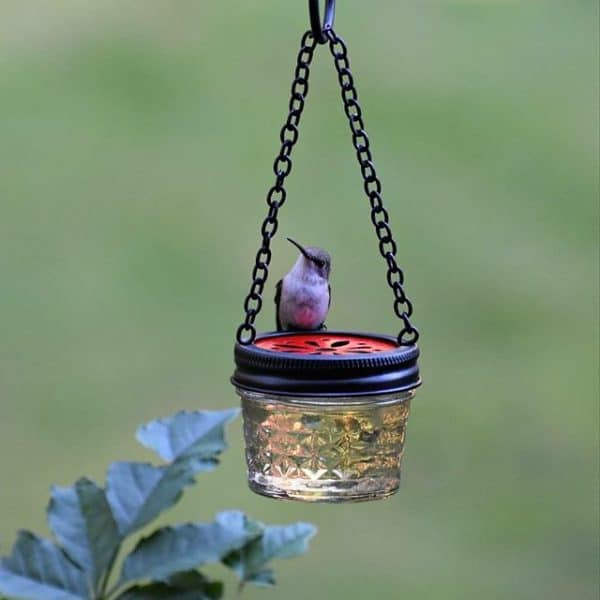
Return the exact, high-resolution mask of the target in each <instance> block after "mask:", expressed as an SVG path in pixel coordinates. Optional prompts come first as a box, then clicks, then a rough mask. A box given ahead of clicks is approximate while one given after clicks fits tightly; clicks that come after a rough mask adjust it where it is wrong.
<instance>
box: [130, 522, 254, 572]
mask: <svg viewBox="0 0 600 600" xmlns="http://www.w3.org/2000/svg"><path fill="white" fill-rule="evenodd" d="M261 532H262V526H261V525H260V524H258V523H256V522H255V521H251V520H250V519H248V518H247V517H246V515H244V514H243V513H241V512H239V511H226V512H222V513H219V514H218V515H217V517H216V519H215V521H214V522H213V523H199V524H192V523H189V524H185V525H178V526H176V527H164V528H162V529H159V530H158V531H156V532H154V533H153V534H152V535H151V536H149V537H146V538H143V539H142V540H140V542H139V543H138V544H137V546H136V547H135V548H134V550H133V552H132V553H131V554H130V555H129V556H128V557H127V558H126V559H125V562H124V563H123V570H122V573H121V582H127V581H134V580H137V579H164V578H165V577H169V576H170V575H172V574H173V573H176V572H179V571H185V570H187V569H192V568H196V567H200V566H202V565H203V564H206V563H209V562H219V561H221V560H222V559H223V558H224V557H225V556H227V555H228V554H230V553H231V552H232V551H233V550H237V549H238V548H242V547H243V546H244V545H245V544H247V543H248V542H249V541H250V540H253V539H256V538H257V536H259V535H260V534H261Z"/></svg>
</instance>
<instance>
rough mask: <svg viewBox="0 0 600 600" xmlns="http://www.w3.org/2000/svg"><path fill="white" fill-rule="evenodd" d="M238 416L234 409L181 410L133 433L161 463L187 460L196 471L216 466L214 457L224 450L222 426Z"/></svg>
mask: <svg viewBox="0 0 600 600" xmlns="http://www.w3.org/2000/svg"><path fill="white" fill-rule="evenodd" d="M238 414H239V409H237V408H236V409H230V410H220V411H208V410H207V411H194V412H189V411H182V412H179V413H177V414H175V415H173V416H171V417H167V418H165V419H157V420H156V421H150V422H149V423H147V424H146V425H143V426H142V427H140V428H139V429H138V431H137V439H138V440H139V442H140V443H142V444H143V445H144V446H146V447H147V448H150V449H151V450H154V451H155V452H156V453H157V454H158V455H159V456H160V457H161V458H162V459H163V460H166V461H168V462H173V461H176V460H182V459H189V460H190V461H192V464H195V465H196V467H197V469H196V470H207V469H209V468H211V467H214V466H215V465H216V464H217V456H218V455H219V454H220V453H221V452H223V450H225V448H227V443H226V442H225V425H226V424H227V423H229V422H230V421H232V420H233V419H235V417H237V415H238Z"/></svg>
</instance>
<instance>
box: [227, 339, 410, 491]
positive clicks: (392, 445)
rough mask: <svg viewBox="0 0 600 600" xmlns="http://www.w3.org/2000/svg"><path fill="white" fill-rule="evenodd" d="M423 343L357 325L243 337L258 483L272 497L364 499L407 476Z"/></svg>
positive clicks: (250, 452)
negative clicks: (404, 342)
mask: <svg viewBox="0 0 600 600" xmlns="http://www.w3.org/2000/svg"><path fill="white" fill-rule="evenodd" d="M418 356H419V351H418V348H417V347H416V346H398V345H397V343H396V340H395V339H394V338H390V337H388V336H382V335H375V334H355V333H349V332H312V333H299V332H298V333H287V332H286V333H275V334H264V335H262V336H259V337H258V338H257V339H256V341H255V342H254V343H253V344H248V345H241V344H238V345H236V348H235V362H236V371H235V373H234V375H233V377H232V383H233V384H234V386H235V388H236V391H237V393H238V394H239V395H240V397H241V399H242V413H243V419H244V438H245V442H246V462H247V466H248V484H249V486H250V488H251V489H252V490H253V491H255V492H257V493H258V494H262V495H264V496H269V497H272V498H282V499H290V500H303V501H309V502H357V501H361V500H375V499H378V498H386V497H387V496H390V495H391V494H393V493H394V492H395V491H396V490H397V489H398V486H399V484H400V471H401V463H402V455H403V451H404V441H405V436H406V425H407V420H408V415H409V410H410V403H411V400H412V398H413V397H414V394H415V388H416V387H418V386H419V385H420V383H421V380H420V376H419V369H418V365H417V358H418Z"/></svg>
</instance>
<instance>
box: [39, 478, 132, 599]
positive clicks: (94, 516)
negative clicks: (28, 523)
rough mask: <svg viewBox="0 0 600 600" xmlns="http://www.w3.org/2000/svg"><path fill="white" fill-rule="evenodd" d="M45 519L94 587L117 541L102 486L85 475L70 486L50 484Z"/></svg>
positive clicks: (115, 525)
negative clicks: (49, 497) (63, 486)
mask: <svg viewBox="0 0 600 600" xmlns="http://www.w3.org/2000/svg"><path fill="white" fill-rule="evenodd" d="M48 522H49V524H50V528H51V529H52V531H53V532H54V535H55V536H56V539H57V540H58V541H59V542H60V544H61V546H62V547H63V548H64V550H65V552H66V553H67V554H68V555H69V558H70V559H71V560H72V561H73V562H74V563H76V564H77V565H79V566H80V567H81V568H82V569H83V570H84V571H85V572H86V573H87V574H88V577H89V578H90V580H91V581H92V585H93V588H94V589H97V585H98V582H99V580H100V577H101V576H102V574H103V572H104V571H105V570H106V569H107V568H108V566H109V565H110V563H111V562H112V560H113V558H114V556H115V554H116V552H117V550H118V548H119V544H120V542H121V537H120V536H119V532H118V530H117V524H116V523H115V520H114V518H113V515H112V512H111V510H110V506H109V505H108V502H107V501H106V496H105V495H104V490H103V489H102V488H101V487H98V486H97V485H96V484H95V483H94V482H93V481H90V480H89V479H86V478H81V479H79V480H78V481H77V482H76V483H75V485H74V486H73V487H70V488H61V487H52V498H51V500H50V504H49V506H48Z"/></svg>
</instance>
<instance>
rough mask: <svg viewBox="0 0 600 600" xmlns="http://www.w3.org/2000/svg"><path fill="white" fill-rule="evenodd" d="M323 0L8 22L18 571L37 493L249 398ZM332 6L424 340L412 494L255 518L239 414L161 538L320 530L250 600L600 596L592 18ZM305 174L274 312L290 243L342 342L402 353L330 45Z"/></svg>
mask: <svg viewBox="0 0 600 600" xmlns="http://www.w3.org/2000/svg"><path fill="white" fill-rule="evenodd" d="M305 4H306V3H305V2H300V0H297V1H295V2H291V1H288V2H285V3H282V2H278V1H276V0H260V1H253V2H239V3H233V4H232V3H216V2H210V3H209V2H206V1H197V2H191V1H189V0H181V1H179V2H166V1H159V0H145V1H141V0H128V1H126V2H123V1H122V0H121V1H117V0H105V1H104V2H101V3H100V2H97V3H84V2H80V1H77V0H55V1H54V2H51V3H50V2H42V1H41V0H28V1H27V2H23V1H21V0H2V2H1V3H0V139H1V143H0V204H1V209H0V395H1V396H0V439H1V440H2V450H3V451H2V452H1V453H0V478H1V481H2V484H1V486H2V487H1V488H0V550H1V551H2V552H3V553H6V552H8V550H9V547H10V545H11V544H12V541H13V539H14V537H15V534H16V530H17V529H18V528H19V527H25V528H28V529H33V530H35V531H37V532H41V533H47V527H46V524H45V520H44V513H43V509H44V506H45V503H46V501H47V496H48V488H49V485H50V484H51V483H58V484H62V485H67V484H70V483H71V482H72V481H74V480H75V479H76V478H77V477H78V476H79V475H80V474H83V473H85V474H88V475H90V476H93V477H94V478H96V479H98V480H100V481H102V480H103V477H104V472H105V468H106V466H107V465H108V463H109V462H112V461H114V460H116V459H123V458H128V459H148V458H149V456H150V455H149V454H148V453H147V452H145V451H144V450H143V449H141V448H140V447H139V446H138V445H137V444H136V442H135V441H134V437H133V433H134V431H135V428H136V427H137V426H138V425H139V424H140V423H142V422H144V421H146V420H149V419H151V418H155V417H158V416H164V415H167V414H170V413H171V412H174V411H176V410H179V409H181V408H190V409H193V408H225V407H229V406H232V405H235V404H237V399H236V396H235V394H234V392H233V389H232V388H231V386H230V384H229V382H228V377H229V375H230V373H231V371H232V357H231V351H232V345H233V335H234V331H235V328H236V327H237V325H238V323H239V321H240V319H241V302H242V299H243V297H244V295H245V294H246V292H247V287H248V282H249V274H250V268H251V262H252V260H253V256H254V253H255V251H256V249H257V246H258V241H259V234H258V230H259V224H260V222H261V220H262V219H263V217H264V214H265V211H266V205H265V204H264V194H265V192H266V190H267V188H268V186H270V185H271V180H272V176H271V174H270V173H271V171H270V165H271V162H272V159H273V157H274V155H275V151H276V148H277V134H278V131H279V127H280V126H281V123H282V122H283V119H284V115H285V107H286V103H287V95H288V86H289V82H290V79H291V72H292V66H293V61H294V60H295V55H296V51H297V45H298V40H299V37H300V34H301V32H302V30H303V28H305V27H306V25H307V18H308V17H307V10H306V6H305ZM338 4H339V6H338V18H337V21H336V28H337V30H338V32H339V33H340V34H341V35H342V36H343V37H345V39H346V41H347V42H348V45H349V49H350V55H351V59H352V66H353V71H354V74H355V77H356V80H357V84H358V87H359V92H360V98H361V103H362V104H363V109H364V112H365V116H366V124H367V128H368V131H369V134H370V137H371V142H372V145H373V148H374V155H375V159H376V163H377V165H378V169H379V171H380V174H381V177H382V179H383V181H384V187H385V196H386V202H387V207H388V209H389V211H390V214H391V218H392V224H393V228H394V231H395V234H396V237H397V238H398V241H399V248H400V250H399V253H400V258H401V263H402V264H403V265H404V267H405V270H406V276H407V291H408V292H409V295H410V296H411V298H412V299H413V301H414V304H415V322H416V324H417V325H418V326H419V328H420V330H421V333H422V344H421V347H422V370H423V377H424V380H425V385H424V387H423V388H422V389H421V390H420V392H419V394H418V396H417V399H416V400H415V402H414V405H413V407H414V408H413V414H412V417H411V421H410V424H409V438H408V444H407V452H406V456H405V463H404V479H403V487H402V490H401V492H400V493H399V495H397V496H395V497H394V498H392V499H390V500H388V501H386V502H380V503H367V504H362V505H349V506H320V505H315V506H313V505H302V504H295V503H289V504H288V503H276V502H270V501H267V500H264V499H261V498H259V497H257V496H254V495H252V494H251V493H250V492H249V491H248V490H247V488H246V486H245V482H244V462H243V449H242V444H241V426H240V423H239V422H238V423H236V424H235V425H234V426H233V427H232V428H231V429H230V435H229V437H230V440H231V450H230V451H229V452H228V453H226V454H225V455H224V458H223V464H222V468H220V469H219V470H217V471H216V472H215V473H213V474H209V475H206V476H202V477H201V478H200V481H199V484H198V486H197V487H196V488H193V489H192V490H190V491H189V492H188V493H187V494H186V496H185V497H184V499H183V501H182V502H181V503H180V504H179V505H178V506H177V507H176V508H175V509H174V510H173V511H172V512H170V513H168V514H167V520H169V521H173V520H178V521H183V520H208V519H210V518H211V517H212V516H213V514H214V512H216V511H217V510H219V509H222V508H226V507H227V508H242V509H244V510H246V511H248V512H249V513H250V514H252V515H253V516H254V517H256V518H259V519H263V520H267V521H270V522H288V521H293V520H307V521H312V522H314V523H316V524H317V525H318V526H319V534H318V536H317V538H315V540H314V542H313V545H312V548H311V551H310V553H309V554H308V555H307V556H306V557H303V558H301V559H298V560H295V561H291V562H281V563H279V564H278V565H277V571H278V574H279V578H280V584H279V586H278V587H277V588H276V589H275V590H273V591H263V590H254V589H253V590H248V591H247V593H246V597H247V598H248V599H249V600H251V599H253V598H262V597H268V598H269V597H270V598H286V600H296V599H297V600H303V599H305V598H315V599H323V600H327V599H332V600H333V599H337V598H339V599H343V600H354V599H359V598H360V599H365V598H373V599H375V598H377V599H379V598H382V599H384V598H385V599H387V598H390V599H391V598H400V597H404V598H416V599H428V598H445V599H446V600H450V599H454V598H456V599H459V598H460V599H464V598H474V599H479V598H526V599H530V598H535V599H538V598H539V599H541V598H544V599H547V598H563V597H569V598H577V599H578V600H582V599H588V598H589V599H591V598H596V597H597V586H598V571H597V569H598V473H599V462H598V461H599V459H598V366H597V361H598V106H597V101H598V66H599V65H598V5H597V3H596V2H591V1H584V0H572V1H570V2H568V3H566V2H559V1H556V2H553V1H550V0H548V1H542V0H538V1H533V0H522V1H518V0H512V1H510V0H495V1H494V0H426V1H422V0H406V1H403V2H397V1H395V0H378V1H377V2H376V3H375V2H373V3H368V4H367V3H365V2H359V1H358V0H346V1H340V2H339V3H338ZM294 155H295V161H294V171H293V175H292V176H291V177H290V179H289V197H288V198H289V201H288V203H287V204H286V206H285V208H284V209H283V210H282V213H281V229H280V236H279V237H278V238H277V239H276V241H275V242H274V260H273V267H272V281H271V282H270V284H269V292H268V293H269V295H270V294H271V292H272V284H273V283H274V282H275V281H276V280H277V278H278V276H280V275H281V274H282V273H284V272H285V270H286V269H287V268H288V266H289V264H290V263H291V261H292V260H293V258H294V249H293V248H292V247H291V246H290V245H289V244H287V243H286V242H284V241H282V240H283V238H284V236H285V235H289V236H292V237H294V238H297V239H298V240H301V241H302V242H304V243H307V244H318V245H323V246H325V247H327V248H328V249H329V250H330V251H331V252H332V254H333V256H334V271H333V276H332V280H333V281H332V284H333V289H334V302H333V306H332V311H331V316H330V318H329V325H330V327H334V328H335V327H339V328H351V329H358V330H373V331H382V332H388V331H389V332H394V331H396V330H397V328H398V324H397V322H396V321H395V320H394V318H393V312H392V310H391V296H390V292H389V290H388V289H387V288H386V286H385V283H384V281H385V279H384V265H383V263H382V261H381V260H380V259H379V257H378V255H377V245H376V242H375V238H374V235H373V232H372V228H371V224H370V222H369V214H368V205H367V203H366V200H365V198H364V197H363V196H362V195H361V183H360V178H359V172H358V169H357V166H356V164H355V159H354V156H353V152H352V148H351V146H350V140H349V134H348V131H347V124H346V122H345V121H344V116H343V112H342V109H341V105H340V101H339V96H338V90H337V88H336V81H335V77H334V74H333V67H332V65H331V61H330V58H329V55H328V53H327V52H325V51H324V50H321V51H320V52H318V54H317V56H316V59H315V65H314V69H313V79H312V84H311V94H310V99H309V102H308V104H307V109H306V113H305V116H304V120H303V124H302V134H301V139H300V143H299V145H298V147H297V149H296V150H295V153H294ZM264 313H265V314H264V315H263V316H262V317H261V322H260V325H261V327H262V328H263V329H270V328H271V327H272V321H273V317H272V312H271V306H270V304H269V303H268V302H267V303H266V308H265V310H264ZM218 572H220V573H221V571H218ZM226 578H227V581H228V582H229V583H231V582H232V580H231V578H230V576H229V575H226ZM229 589H230V592H231V591H232V586H231V585H230V586H229ZM229 597H232V596H231V595H230V596H229Z"/></svg>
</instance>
